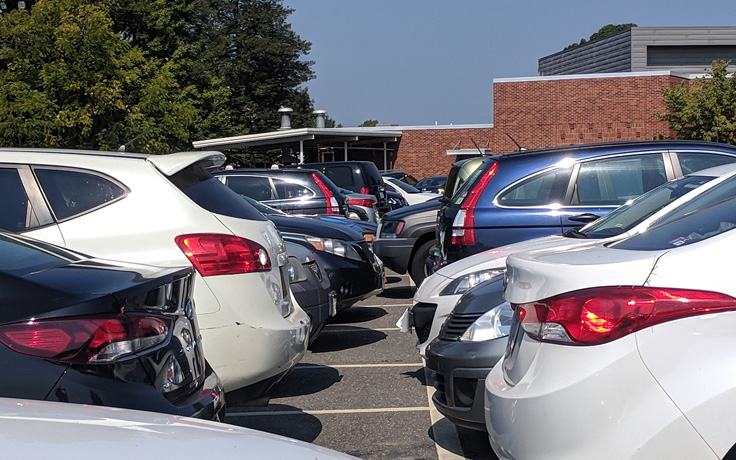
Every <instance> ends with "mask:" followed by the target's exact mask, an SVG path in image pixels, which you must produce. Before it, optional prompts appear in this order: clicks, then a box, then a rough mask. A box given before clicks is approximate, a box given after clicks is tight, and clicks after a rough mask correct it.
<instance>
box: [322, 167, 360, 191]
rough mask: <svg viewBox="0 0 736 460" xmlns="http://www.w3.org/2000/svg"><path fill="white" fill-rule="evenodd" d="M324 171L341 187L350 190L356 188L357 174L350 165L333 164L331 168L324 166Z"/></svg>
mask: <svg viewBox="0 0 736 460" xmlns="http://www.w3.org/2000/svg"><path fill="white" fill-rule="evenodd" d="M322 172H323V173H324V175H325V176H327V178H328V179H330V180H331V181H332V182H334V183H335V184H337V185H338V186H339V187H344V188H348V189H350V190H353V189H354V188H355V175H354V174H353V171H352V168H351V167H350V166H331V167H329V168H322ZM358 185H360V184H358ZM358 188H359V187H358Z"/></svg>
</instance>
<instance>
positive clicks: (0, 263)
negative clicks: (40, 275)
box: [0, 233, 81, 275]
mask: <svg viewBox="0 0 736 460" xmlns="http://www.w3.org/2000/svg"><path fill="white" fill-rule="evenodd" d="M0 254H2V255H3V256H2V257H0V270H1V271H3V272H7V273H14V274H19V275H22V274H26V273H29V272H37V271H41V270H45V269H49V268H54V267H59V266H62V265H66V264H68V263H71V262H75V261H78V260H81V258H79V257H77V256H75V255H74V254H72V253H69V252H66V251H65V250H63V249H61V248H59V249H57V248H56V247H54V246H51V245H48V244H45V243H42V242H38V243H33V244H32V243H30V242H27V241H25V240H22V239H18V238H15V237H13V236H11V235H7V234H4V233H0Z"/></svg>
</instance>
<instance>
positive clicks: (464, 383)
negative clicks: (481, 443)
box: [426, 337, 508, 431]
mask: <svg viewBox="0 0 736 460" xmlns="http://www.w3.org/2000/svg"><path fill="white" fill-rule="evenodd" d="M507 341H508V337H502V338H498V339H495V340H488V341H485V342H455V341H446V340H437V339H436V340H433V341H432V342H431V343H430V344H429V345H428V346H427V349H426V354H427V368H429V369H430V370H431V371H432V377H433V380H434V382H433V383H434V387H435V390H436V391H435V393H434V395H433V396H432V401H433V402H434V405H435V406H436V407H437V410H438V411H439V412H440V413H441V414H442V415H444V416H445V417H447V418H448V419H449V420H450V421H451V422H452V423H454V424H456V425H460V426H463V427H466V428H470V429H473V430H478V431H486V425H485V414H484V412H483V394H484V391H485V379H486V376H487V375H488V373H489V372H490V371H491V369H492V368H493V366H494V365H495V364H496V363H497V362H498V360H499V359H501V357H502V356H503V354H504V352H505V350H506V342H507Z"/></svg>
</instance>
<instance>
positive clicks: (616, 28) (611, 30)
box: [565, 23, 636, 50]
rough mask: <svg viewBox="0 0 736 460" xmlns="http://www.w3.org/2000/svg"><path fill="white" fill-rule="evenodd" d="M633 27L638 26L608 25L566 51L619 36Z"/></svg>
mask: <svg viewBox="0 0 736 460" xmlns="http://www.w3.org/2000/svg"><path fill="white" fill-rule="evenodd" d="M632 27H636V24H632V23H628V24H606V25H605V26H603V27H601V28H600V29H598V32H594V33H593V34H592V35H591V36H590V37H589V38H588V39H587V40H586V39H584V38H581V39H580V42H579V43H573V44H572V45H569V46H567V47H565V49H566V50H568V49H570V48H575V47H576V46H580V45H584V44H586V43H588V42H591V41H593V40H598V39H599V38H605V37H608V36H610V35H614V34H617V33H619V32H623V31H624V30H629V29H631V28H632Z"/></svg>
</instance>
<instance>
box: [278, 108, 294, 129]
mask: <svg viewBox="0 0 736 460" xmlns="http://www.w3.org/2000/svg"><path fill="white" fill-rule="evenodd" d="M293 111H294V109H290V108H289V107H281V108H280V109H279V113H280V114H281V127H280V128H279V130H282V129H291V113H292V112H293Z"/></svg>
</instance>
